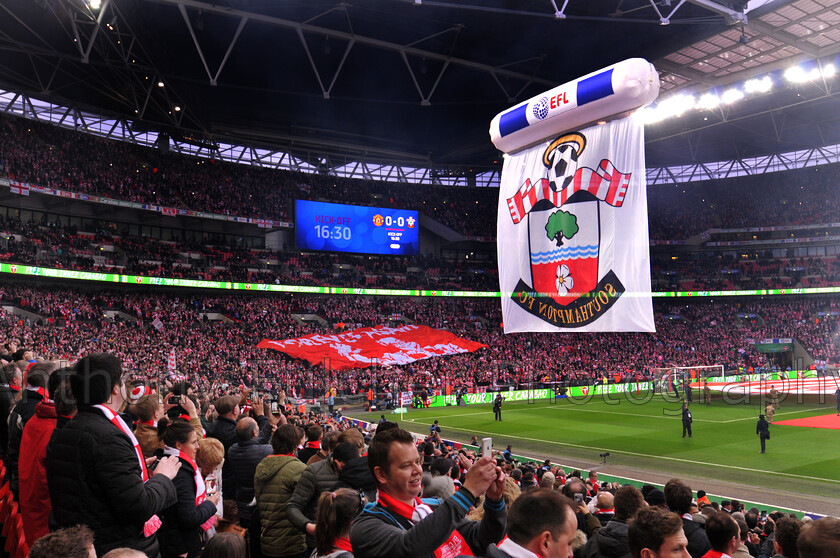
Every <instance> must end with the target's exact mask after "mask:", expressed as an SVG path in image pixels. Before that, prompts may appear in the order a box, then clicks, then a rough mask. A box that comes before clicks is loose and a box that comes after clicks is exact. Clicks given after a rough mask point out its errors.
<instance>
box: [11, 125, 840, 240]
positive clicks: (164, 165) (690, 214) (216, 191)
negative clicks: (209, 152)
mask: <svg viewBox="0 0 840 558" xmlns="http://www.w3.org/2000/svg"><path fill="white" fill-rule="evenodd" d="M0 175H6V176H10V177H12V178H14V179H17V180H20V181H25V182H31V183H34V184H38V185H41V186H47V187H52V188H62V189H67V190H70V191H78V192H84V193H90V194H97V195H101V196H106V197H111V198H115V199H122V200H128V201H135V202H142V203H153V204H157V205H164V206H171V207H176V208H183V209H193V210H199V211H207V212H213V213H219V214H224V215H239V216H243V217H260V218H268V219H273V220H281V221H289V220H290V219H291V215H292V211H293V204H294V200H295V199H318V200H325V201H336V202H343V203H351V204H358V205H373V206H382V207H394V208H402V209H413V210H418V211H420V212H421V213H423V214H425V215H427V216H429V217H431V218H432V219H435V220H436V221H438V222H440V223H442V224H444V225H446V226H448V227H450V228H451V229H453V230H455V231H456V232H459V233H462V234H465V235H467V236H470V237H487V238H492V237H495V233H496V221H495V219H488V215H495V214H496V211H497V207H498V189H497V188H475V187H445V186H419V187H418V186H417V185H412V184H402V183H394V182H378V181H373V180H359V179H346V178H339V177H334V176H328V175H326V176H325V175H319V174H308V173H295V172H290V171H279V170H276V169H270V168H260V167H255V166H251V165H247V164H233V163H227V162H222V161H219V160H214V159H206V158H196V157H191V156H183V155H179V154H175V153H168V152H161V151H160V150H159V149H157V148H145V147H139V146H135V145H131V144H127V143H124V142H119V141H115V140H106V139H102V138H99V137H96V136H92V135H88V134H85V133H79V132H73V131H69V130H65V129H62V128H58V127H56V126H53V125H50V124H45V123H40V122H33V121H29V120H22V119H19V118H14V117H9V116H0ZM838 179H840V166H838V165H825V166H820V167H815V168H809V169H799V170H791V171H786V172H777V173H769V174H761V175H756V176H745V177H738V178H731V179H726V178H722V179H719V180H711V181H707V182H703V183H696V184H695V183H692V184H690V185H685V184H682V185H668V186H650V187H649V188H648V213H649V223H650V225H649V226H650V237H651V239H653V240H684V239H688V238H691V237H693V236H695V235H698V234H700V233H703V232H705V231H707V230H709V229H712V228H742V227H756V226H761V227H767V226H790V225H801V224H820V223H831V222H834V221H836V220H837V219H836V215H837V212H838V210H840V200H838V199H837V195H836V188H835V185H836V184H837V182H838ZM418 188H422V191H423V195H422V196H420V197H418V196H417V189H418Z"/></svg>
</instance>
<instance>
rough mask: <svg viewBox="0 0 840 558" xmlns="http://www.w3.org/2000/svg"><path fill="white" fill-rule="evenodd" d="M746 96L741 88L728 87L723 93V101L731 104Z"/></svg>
mask: <svg viewBox="0 0 840 558" xmlns="http://www.w3.org/2000/svg"><path fill="white" fill-rule="evenodd" d="M743 98H744V92H743V91H741V90H740V89H727V90H726V91H724V92H723V95H721V101H723V103H724V104H726V105H731V104H732V103H734V102H736V101H740V100H741V99H743Z"/></svg>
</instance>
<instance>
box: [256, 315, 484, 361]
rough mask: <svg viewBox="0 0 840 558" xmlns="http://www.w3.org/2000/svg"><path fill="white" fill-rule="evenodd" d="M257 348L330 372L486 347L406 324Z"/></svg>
mask: <svg viewBox="0 0 840 558" xmlns="http://www.w3.org/2000/svg"><path fill="white" fill-rule="evenodd" d="M257 347H259V348H261V349H275V350H277V351H282V352H284V353H286V354H287V355H289V356H292V357H294V358H299V359H303V360H306V361H308V362H310V363H311V364H320V365H323V366H325V367H327V368H329V369H331V370H348V369H350V368H365V367H367V366H370V365H371V364H378V365H382V366H392V365H395V364H408V363H409V362H414V361H415V360H423V359H426V358H432V357H436V356H443V355H452V354H456V353H471V352H473V351H477V350H478V349H483V348H485V347H487V345H484V344H482V343H477V342H475V341H470V340H468V339H462V338H460V337H457V336H455V335H454V334H452V333H450V332H448V331H444V330H441V329H433V328H431V327H428V326H418V325H407V326H403V327H398V328H391V327H384V326H377V327H365V328H360V329H354V330H353V331H348V332H345V333H339V334H336V335H319V334H315V335H307V336H305V337H299V338H297V339H286V340H285V341H272V340H270V339H263V340H262V341H260V342H259V344H258V345H257Z"/></svg>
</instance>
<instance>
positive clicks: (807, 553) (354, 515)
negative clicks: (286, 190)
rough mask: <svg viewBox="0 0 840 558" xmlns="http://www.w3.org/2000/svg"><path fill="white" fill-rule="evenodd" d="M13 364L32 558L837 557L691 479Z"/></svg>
mask: <svg viewBox="0 0 840 558" xmlns="http://www.w3.org/2000/svg"><path fill="white" fill-rule="evenodd" d="M5 351H6V352H3V353H2V354H0V359H2V363H0V364H2V368H0V381H2V382H0V383H2V386H0V403H3V405H2V406H0V414H2V413H5V414H8V415H9V416H11V417H14V420H11V419H10V424H14V427H11V426H10V430H9V433H10V440H9V441H8V442H6V443H4V444H3V445H2V447H0V454H2V458H3V463H4V464H6V469H5V470H6V475H7V479H8V480H11V481H12V487H13V488H12V491H13V496H12V498H14V500H15V501H16V502H19V506H20V510H21V512H20V513H21V514H22V515H23V517H24V518H25V523H24V529H25V540H26V541H27V543H28V544H29V545H31V547H32V548H31V554H30V556H31V557H32V558H47V557H48V558H65V557H76V556H78V557H90V556H99V557H100V558H120V557H122V558H127V557H128V558H142V557H144V556H147V557H149V558H156V557H158V556H160V557H161V558H174V557H176V556H179V557H183V556H186V557H187V558H215V557H225V558H240V557H242V558H244V557H245V556H251V558H262V557H279V556H288V557H295V558H305V557H309V556H315V557H318V558H327V557H331V558H352V557H353V556H358V557H360V558H366V557H369V558H392V557H399V558H403V557H405V558H409V557H412V556H426V555H434V554H435V553H436V550H437V549H443V551H445V550H447V549H448V550H449V551H450V554H443V553H442V552H443V551H438V552H437V555H441V556H449V555H451V556H456V555H460V556H470V555H476V556H488V557H491V558H505V557H507V558H526V557H533V556H537V557H540V558H573V557H574V558H613V557H625V556H630V557H632V558H653V557H657V556H679V557H681V558H687V557H690V558H720V557H722V556H728V557H730V558H750V557H752V558H771V557H772V558H779V557H781V558H829V557H833V556H836V555H837V552H838V551H840V521H838V520H836V519H834V518H823V519H818V520H816V521H814V520H813V519H812V518H811V517H809V516H803V517H802V518H801V519H800V517H799V516H798V515H797V514H793V513H786V512H780V511H776V510H767V509H765V510H763V511H762V510H759V509H758V508H757V507H752V508H749V509H747V508H746V506H744V505H743V504H741V503H740V502H739V501H737V500H720V501H714V502H713V501H711V500H710V499H709V498H708V497H707V495H706V492H705V491H703V490H697V491H696V493H695V492H694V490H692V488H691V487H690V486H689V485H688V483H686V482H685V481H683V480H681V479H678V478H673V479H671V480H670V481H668V482H667V483H666V484H665V485H664V487H662V488H661V489H660V488H657V487H656V486H654V485H650V484H645V485H642V486H641V487H640V488H637V486H635V485H633V484H625V485H621V484H620V483H616V482H612V483H611V482H606V481H600V480H599V478H598V472H597V471H596V470H592V471H589V472H588V473H586V472H581V471H580V470H575V469H569V468H567V467H563V466H560V465H556V464H552V463H551V460H550V459H546V460H544V461H543V462H539V461H533V460H528V459H524V458H520V457H519V456H516V455H514V454H513V452H512V447H511V446H508V447H507V448H506V449H505V450H504V451H503V452H501V451H493V452H491V453H490V454H485V455H481V454H479V453H477V452H476V451H475V450H474V449H472V447H474V446H469V445H466V444H465V445H460V444H454V443H452V442H447V441H445V440H444V439H443V437H442V433H441V430H440V428H439V427H436V426H432V427H431V428H430V429H429V432H428V435H425V436H424V435H423V434H419V435H418V434H411V433H409V432H407V431H405V430H402V429H401V428H400V427H399V425H397V424H395V423H393V422H389V421H387V420H386V419H385V417H384V415H382V419H381V420H380V421H379V423H378V424H364V425H355V424H354V423H351V422H350V421H347V420H345V419H342V418H341V417H337V416H335V415H331V414H329V413H326V412H325V413H315V412H312V411H307V410H306V409H305V408H302V407H297V406H296V405H295V404H294V403H295V402H294V399H293V398H290V397H287V396H286V394H285V393H284V392H281V393H280V394H279V398H278V400H276V407H274V406H269V405H268V404H267V403H266V402H265V401H264V400H263V399H262V398H260V397H259V396H257V395H256V394H254V393H253V392H252V391H251V390H250V389H248V388H245V386H227V387H225V388H224V389H223V390H222V391H221V392H217V393H213V394H209V393H207V392H205V391H203V390H202V389H201V388H200V387H199V386H197V385H194V384H191V383H190V382H189V381H187V380H183V379H175V378H170V379H167V380H166V381H162V382H159V381H157V380H155V379H149V378H144V379H143V380H133V381H132V380H131V379H130V374H127V373H126V370H125V369H124V368H123V366H122V362H121V360H120V359H119V358H117V357H115V356H113V355H111V354H96V353H94V354H90V355H86V356H85V357H84V358H82V359H80V360H78V361H75V362H72V363H70V362H63V363H62V362H56V361H46V360H39V358H38V357H37V356H36V354H35V353H34V352H33V351H32V350H27V349H18V348H15V347H8V346H7V347H6V349H5ZM9 351H11V352H9ZM16 360H20V362H16ZM24 373H25V374H26V379H25V380H22V377H23V374H24ZM22 382H25V385H21V384H22ZM0 418H5V417H0ZM16 441H17V442H16ZM419 496H422V497H423V499H420V498H419ZM768 511H769V512H770V513H768ZM246 533H247V537H244V536H243V535H244V534H246ZM454 551H457V552H454ZM526 551H527V553H526Z"/></svg>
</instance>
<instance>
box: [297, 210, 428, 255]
mask: <svg viewBox="0 0 840 558" xmlns="http://www.w3.org/2000/svg"><path fill="white" fill-rule="evenodd" d="M419 229H420V224H419V222H418V219H417V212H416V211H408V210H405V209H386V208H384V207H366V206H360V205H343V204H338V203H324V202H313V201H307V200H296V202H295V237H296V240H297V247H298V249H300V250H324V251H329V252H354V253H358V254H393V255H400V256H412V255H415V254H417V253H419V251H420V235H419Z"/></svg>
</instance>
